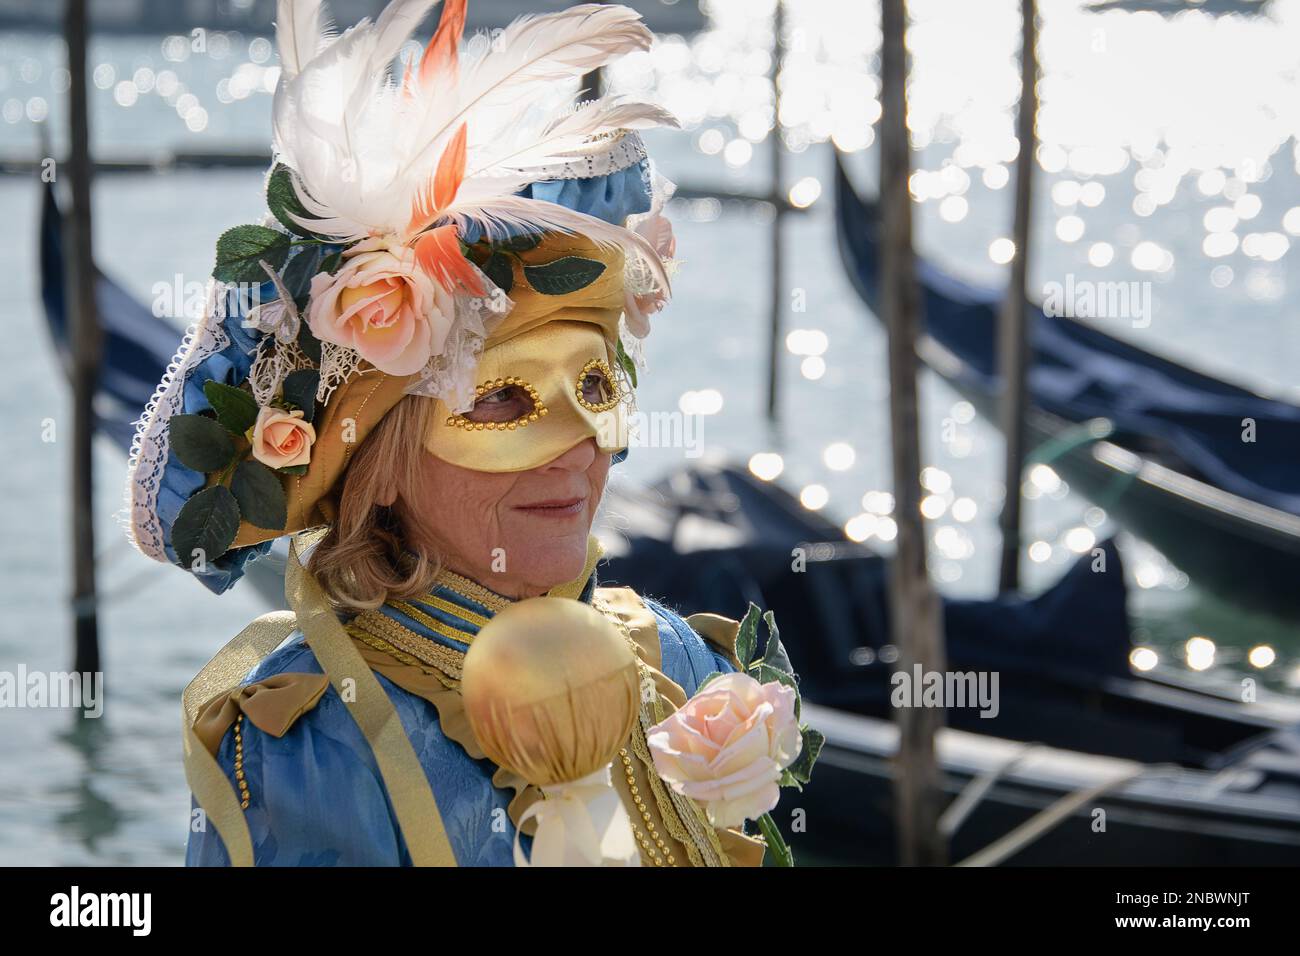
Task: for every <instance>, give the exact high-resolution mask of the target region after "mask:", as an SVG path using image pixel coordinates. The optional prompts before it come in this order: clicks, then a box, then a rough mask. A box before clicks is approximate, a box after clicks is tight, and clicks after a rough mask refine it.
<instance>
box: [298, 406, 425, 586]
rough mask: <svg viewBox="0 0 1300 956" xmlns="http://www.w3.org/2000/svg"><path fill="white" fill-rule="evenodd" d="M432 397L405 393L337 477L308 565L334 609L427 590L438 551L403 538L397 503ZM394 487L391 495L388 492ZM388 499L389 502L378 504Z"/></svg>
mask: <svg viewBox="0 0 1300 956" xmlns="http://www.w3.org/2000/svg"><path fill="white" fill-rule="evenodd" d="M433 407H434V402H433V400H432V399H429V398H425V397H423V396H420V395H407V396H405V397H404V398H402V399H401V400H400V401H399V402H398V403H397V404H396V405H394V406H393V407H392V409H390V410H389V412H388V413H387V414H386V415H384V417H383V418H382V419H381V420H380V422H379V424H378V425H376V426H375V428H374V430H373V431H372V432H371V433H370V434H369V435H367V436H366V438H365V440H364V441H362V443H361V445H360V447H359V448H358V449H357V451H356V454H355V455H354V456H353V458H352V461H351V462H350V463H349V464H348V467H347V472H346V473H345V475H344V479H343V493H342V495H340V497H339V508H338V514H337V515H336V516H335V519H334V522H333V524H332V525H331V526H330V529H329V532H328V533H327V534H326V535H325V537H324V538H322V539H321V541H320V543H319V544H318V545H317V546H316V548H315V550H314V551H313V552H312V555H311V558H310V560H309V561H308V568H309V569H310V571H311V572H312V574H314V575H315V576H316V580H317V581H319V582H320V585H321V588H322V590H324V592H325V594H326V596H327V597H328V598H329V599H330V602H331V603H332V604H334V606H335V607H336V608H338V609H339V610H343V611H362V610H368V609H372V608H377V607H379V606H380V605H381V604H383V603H384V602H385V601H389V600H406V599H409V598H413V597H418V596H419V595H421V594H424V593H426V592H427V591H428V590H429V588H430V587H431V586H432V584H433V579H434V577H435V576H436V575H437V573H438V571H439V569H440V567H441V558H440V556H439V555H437V554H432V553H429V552H428V551H426V550H424V549H422V548H420V547H418V546H416V545H415V544H413V543H411V542H409V541H408V540H407V536H406V534H405V533H404V529H403V528H402V522H401V519H400V518H399V516H398V509H397V503H398V501H400V500H402V499H406V500H408V501H409V500H412V498H413V497H414V491H415V489H416V488H417V487H418V486H419V481H420V464H421V458H422V456H423V455H425V454H426V452H425V450H424V436H425V435H426V434H428V430H429V425H430V422H431V421H432V416H433ZM394 492H396V497H394ZM390 498H391V499H393V504H392V505H383V504H380V503H379V502H380V501H383V500H385V499H390Z"/></svg>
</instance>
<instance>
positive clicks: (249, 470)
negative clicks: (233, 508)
mask: <svg viewBox="0 0 1300 956" xmlns="http://www.w3.org/2000/svg"><path fill="white" fill-rule="evenodd" d="M230 490H231V492H232V493H233V494H234V496H235V500H236V501H237V502H239V513H240V515H242V516H243V519H244V520H245V521H247V522H248V523H249V524H255V525H257V526H258V527H259V528H266V529H268V530H270V531H279V530H281V529H282V528H284V525H285V521H286V520H287V519H288V517H289V507H288V502H287V501H286V499H285V496H284V485H282V484H281V483H280V476H279V475H277V474H276V473H275V471H274V470H272V469H270V468H268V467H267V466H266V465H264V464H262V463H261V462H260V461H257V460H255V459H253V458H249V459H247V460H245V461H242V462H240V463H239V467H238V468H236V469H235V477H234V479H233V480H232V481H231V482H230Z"/></svg>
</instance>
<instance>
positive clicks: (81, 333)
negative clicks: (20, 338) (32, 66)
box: [64, 0, 102, 673]
mask: <svg viewBox="0 0 1300 956" xmlns="http://www.w3.org/2000/svg"><path fill="white" fill-rule="evenodd" d="M86 32H87V24H86V0H67V7H66V10H65V14H64V35H65V38H66V40H67V44H68V72H69V74H70V76H71V81H72V85H71V86H70V87H69V90H68V117H69V140H68V164H67V165H68V169H67V180H68V183H69V185H70V186H71V194H72V204H71V206H70V208H69V210H68V214H67V216H66V218H65V219H64V248H65V249H66V250H67V261H68V266H69V269H68V280H67V282H68V284H67V287H66V292H65V299H66V301H67V305H68V319H69V322H68V327H69V330H70V332H71V339H72V370H71V371H72V482H71V487H70V492H71V498H70V501H69V504H70V506H71V508H72V617H73V641H74V655H73V661H74V663H73V668H74V670H76V671H78V672H80V673H88V672H89V673H93V672H96V671H99V670H100V658H99V615H98V610H97V600H96V596H95V522H94V508H93V501H94V490H95V482H94V461H93V455H92V453H93V446H92V439H93V436H94V432H95V411H94V398H95V387H96V384H97V381H98V378H99V360H100V350H101V348H102V345H101V333H100V328H99V314H98V312H97V311H96V307H95V274H94V265H93V262H94V259H93V257H92V252H91V231H90V229H91V217H90V178H91V175H92V169H91V163H90V121H89V104H88V102H87V95H86V87H87V76H86Z"/></svg>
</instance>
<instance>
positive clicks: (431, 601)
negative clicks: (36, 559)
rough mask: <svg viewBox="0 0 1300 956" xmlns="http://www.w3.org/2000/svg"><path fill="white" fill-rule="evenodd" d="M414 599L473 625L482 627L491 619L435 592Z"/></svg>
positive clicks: (408, 602)
mask: <svg viewBox="0 0 1300 956" xmlns="http://www.w3.org/2000/svg"><path fill="white" fill-rule="evenodd" d="M461 597H464V595H463V594H462V595H461ZM416 600H418V601H419V602H420V603H421V604H428V605H429V606H431V607H436V608H437V609H438V610H439V611H446V612H447V613H448V614H454V615H456V616H457V617H459V618H461V619H462V620H465V621H468V622H469V623H470V624H473V625H474V626H475V627H483V625H485V624H487V622H488V621H490V620H491V618H488V617H484V616H483V615H482V614H477V613H475V612H474V611H471V610H470V609H469V608H466V607H461V606H460V605H459V604H456V603H455V602H454V601H448V600H447V599H446V598H443V597H439V596H438V595H436V594H432V593H430V594H426V595H424V596H423V597H420V598H416ZM405 603H407V604H410V603H411V602H410V601H407V602H405Z"/></svg>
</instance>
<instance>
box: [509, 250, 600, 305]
mask: <svg viewBox="0 0 1300 956" xmlns="http://www.w3.org/2000/svg"><path fill="white" fill-rule="evenodd" d="M604 271H605V263H603V262H601V261H600V260H598V259H584V258H582V257H581V256H564V257H563V258H561V259H556V260H555V261H554V262H547V263H545V264H543V265H540V266H524V276H525V277H527V279H528V284H529V285H531V286H532V287H533V288H534V289H535V290H536V291H538V292H540V293H541V294H542V295H568V294H569V293H570V292H577V291H578V290H579V289H582V288H585V287H586V286H589V285H591V284H592V283H593V282H595V281H596V279H598V278H599V277H600V274H601V273H602V272H604Z"/></svg>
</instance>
